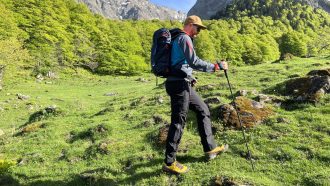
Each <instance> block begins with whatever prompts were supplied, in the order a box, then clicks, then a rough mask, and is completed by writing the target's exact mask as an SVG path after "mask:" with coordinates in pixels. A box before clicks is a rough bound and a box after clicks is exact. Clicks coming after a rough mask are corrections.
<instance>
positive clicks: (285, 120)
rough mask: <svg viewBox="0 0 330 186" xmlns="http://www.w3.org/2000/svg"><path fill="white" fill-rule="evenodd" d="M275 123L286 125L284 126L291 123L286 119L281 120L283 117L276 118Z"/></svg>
mask: <svg viewBox="0 0 330 186" xmlns="http://www.w3.org/2000/svg"><path fill="white" fill-rule="evenodd" d="M276 121H277V123H286V124H289V123H291V121H290V120H288V119H286V118H283V117H278V118H276Z"/></svg>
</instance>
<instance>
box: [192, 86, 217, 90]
mask: <svg viewBox="0 0 330 186" xmlns="http://www.w3.org/2000/svg"><path fill="white" fill-rule="evenodd" d="M214 89H215V85H204V86H200V87H197V88H196V90H197V91H211V90H214Z"/></svg>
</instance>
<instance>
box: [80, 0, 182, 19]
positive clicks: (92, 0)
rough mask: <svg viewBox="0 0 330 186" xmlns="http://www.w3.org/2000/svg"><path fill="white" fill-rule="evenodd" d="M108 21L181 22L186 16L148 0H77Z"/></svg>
mask: <svg viewBox="0 0 330 186" xmlns="http://www.w3.org/2000/svg"><path fill="white" fill-rule="evenodd" d="M77 1H78V2H79V3H84V4H86V5H87V6H88V8H89V9H90V10H91V11H92V12H94V13H96V14H100V15H103V16H104V17H107V18H109V19H134V20H137V19H144V20H151V19H160V20H183V19H184V18H185V17H186V14H185V13H183V12H180V11H175V10H172V9H169V8H166V7H162V6H157V5H155V4H153V3H151V2H150V1H149V0H77Z"/></svg>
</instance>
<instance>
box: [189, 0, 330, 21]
mask: <svg viewBox="0 0 330 186" xmlns="http://www.w3.org/2000/svg"><path fill="white" fill-rule="evenodd" d="M297 3H301V4H306V5H310V6H312V7H314V8H321V9H323V10H325V11H327V12H328V13H330V1H329V0H294V1H271V0H263V1H249V0H197V2H196V4H195V5H194V7H193V8H192V9H191V10H190V11H189V12H188V15H193V14H195V15H198V16H200V17H202V18H203V19H211V18H221V17H231V16H230V15H228V13H230V12H228V9H235V8H236V7H237V8H236V9H235V10H238V11H242V12H243V11H250V13H251V14H253V13H254V14H258V13H260V12H253V11H251V10H252V9H253V10H255V9H262V8H265V7H269V5H274V4H276V5H279V4H281V5H285V6H283V7H281V8H280V9H281V10H284V9H288V8H289V7H286V5H287V4H297ZM276 7H278V6H276ZM271 8H274V6H273V7H271ZM262 14H263V15H267V12H265V11H264V12H262Z"/></svg>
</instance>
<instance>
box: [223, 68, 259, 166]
mask: <svg viewBox="0 0 330 186" xmlns="http://www.w3.org/2000/svg"><path fill="white" fill-rule="evenodd" d="M224 71H225V76H226V79H227V83H228V86H229V90H230V94H231V97H232V99H233V104H234V109H235V111H236V113H237V119H238V121H239V124H240V127H241V129H242V133H243V138H244V141H245V146H246V149H247V151H248V159H249V160H250V162H251V166H252V170H253V171H255V168H254V164H253V161H252V154H251V151H250V149H249V145H248V142H247V140H246V137H245V136H246V135H245V128H244V127H243V124H242V120H241V117H240V115H239V113H238V109H237V106H236V103H235V98H234V94H233V91H232V88H231V85H230V82H229V78H228V74H227V70H224Z"/></svg>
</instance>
